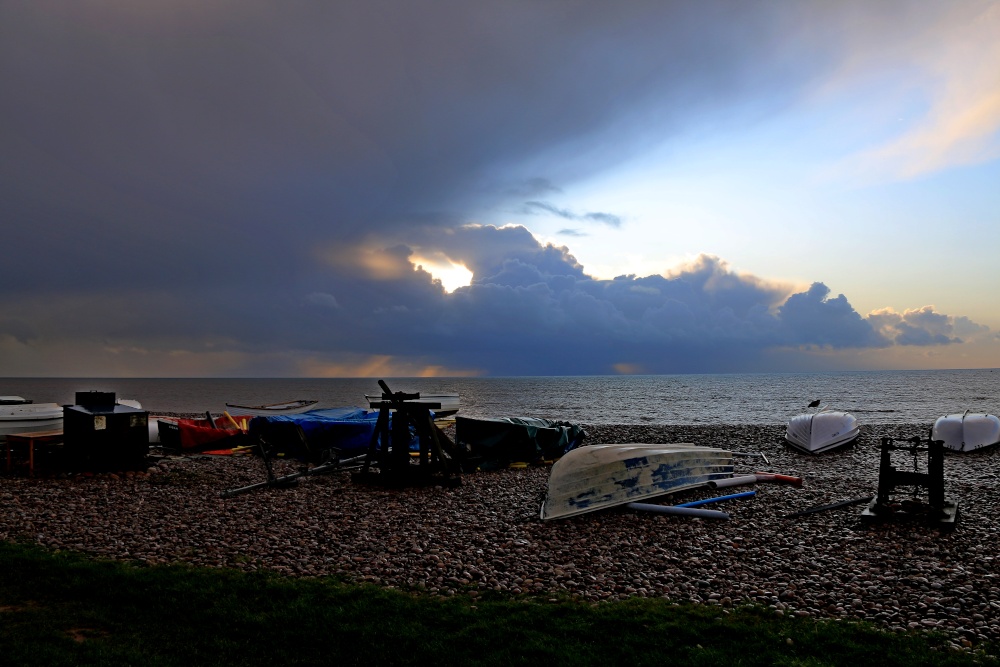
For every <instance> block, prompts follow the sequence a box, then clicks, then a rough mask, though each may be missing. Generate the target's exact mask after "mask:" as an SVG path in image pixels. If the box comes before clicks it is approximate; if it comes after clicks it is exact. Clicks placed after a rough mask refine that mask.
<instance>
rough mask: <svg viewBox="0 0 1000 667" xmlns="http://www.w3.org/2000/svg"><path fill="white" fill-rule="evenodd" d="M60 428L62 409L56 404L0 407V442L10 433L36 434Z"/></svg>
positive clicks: (61, 425)
mask: <svg viewBox="0 0 1000 667" xmlns="http://www.w3.org/2000/svg"><path fill="white" fill-rule="evenodd" d="M62 427H63V409H62V406H61V405H59V404H58V403H25V404H22V405H0V440H5V439H6V438H7V436H8V435H10V434H11V433H36V432H38V431H53V430H60V429H62Z"/></svg>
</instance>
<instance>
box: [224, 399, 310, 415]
mask: <svg viewBox="0 0 1000 667" xmlns="http://www.w3.org/2000/svg"><path fill="white" fill-rule="evenodd" d="M317 403H319V401H310V400H298V401H288V402H286V403H269V404H267V405H238V404H236V403H226V408H227V410H228V411H229V412H230V414H232V415H233V416H236V415H250V416H252V417H266V416H268V415H295V414H299V413H300V412H305V411H307V410H311V409H312V408H313V407H314V406H315V405H316V404H317Z"/></svg>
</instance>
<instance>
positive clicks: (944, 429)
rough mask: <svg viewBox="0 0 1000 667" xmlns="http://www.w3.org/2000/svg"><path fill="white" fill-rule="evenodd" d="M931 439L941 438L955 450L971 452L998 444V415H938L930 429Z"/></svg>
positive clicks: (999, 419)
mask: <svg viewBox="0 0 1000 667" xmlns="http://www.w3.org/2000/svg"><path fill="white" fill-rule="evenodd" d="M931 440H943V441H944V446H945V447H947V448H948V449H952V450H954V451H956V452H972V451H975V450H977V449H982V448H983V447H991V446H992V445H996V444H1000V417H997V416H996V415H987V414H969V411H968V410H966V411H965V412H964V413H963V414H954V415H945V416H943V417H938V418H937V421H935V422H934V427H933V428H932V429H931Z"/></svg>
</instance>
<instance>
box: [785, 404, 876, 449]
mask: <svg viewBox="0 0 1000 667" xmlns="http://www.w3.org/2000/svg"><path fill="white" fill-rule="evenodd" d="M858 432H859V429H858V420H857V419H855V417H854V415H852V414H851V413H849V412H840V411H837V410H828V409H826V408H821V409H820V410H819V411H818V412H813V413H811V414H804V415H797V416H795V417H792V418H791V419H790V420H789V421H788V427H787V428H786V429H785V440H786V441H787V442H788V444H790V445H791V446H793V447H795V448H796V449H798V450H801V451H803V452H806V453H807V454H819V453H821V452H828V451H830V450H831V449H836V448H837V447H843V446H844V445H849V444H851V443H852V442H854V441H855V440H857V438H858Z"/></svg>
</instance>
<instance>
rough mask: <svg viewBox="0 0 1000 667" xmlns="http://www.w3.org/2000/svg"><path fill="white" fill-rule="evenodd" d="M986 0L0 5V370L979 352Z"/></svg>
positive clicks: (987, 334) (766, 359)
mask: <svg viewBox="0 0 1000 667" xmlns="http://www.w3.org/2000/svg"><path fill="white" fill-rule="evenodd" d="M998 34H1000V2H997V1H993V0H949V1H947V2H945V1H943V0H942V1H935V0H926V1H925V0H912V1H910V2H899V1H895V0H886V1H884V2H878V3H872V2H865V1H860V0H859V1H852V0H846V1H837V2H793V1H791V0H787V1H775V2H735V1H733V2H714V1H711V0H708V1H698V2H693V1H689V2H672V1H670V0H657V1H653V0H650V1H646V0H622V1H621V2H614V3H609V2H601V1H598V0H555V1H552V2H541V1H526V0H524V1H522V0H498V1H495V2H472V3H470V2H466V1H464V0H461V1H460V0H455V1H452V0H440V1H428V2H406V1H403V0H360V1H355V0H342V1H338V2H336V3H316V2H311V1H308V2H304V1H298V0H283V1H282V2H276V1H273V2H272V1H265V0H238V1H236V0H233V1H229V0H215V1H213V0H175V1H166V0H147V1H145V2H141V3H137V2H134V1H132V0H80V1H79V2H69V3H68V2H64V1H62V0H30V1H27V0H25V1H14V0H0V90H3V91H4V93H3V94H2V95H0V220H2V232H0V377H31V376H49V377H73V376H77V377H414V376H508V375H599V374H659V373H720V372H725V373H730V372H739V373H742V372H812V371H827V370H867V369H873V370H874V369H934V368H995V367H1000V308H998V303H1000V299H998V296H997V293H998V291H1000V289H998V288H1000V270H998V254H1000V39H997V35H998Z"/></svg>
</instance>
